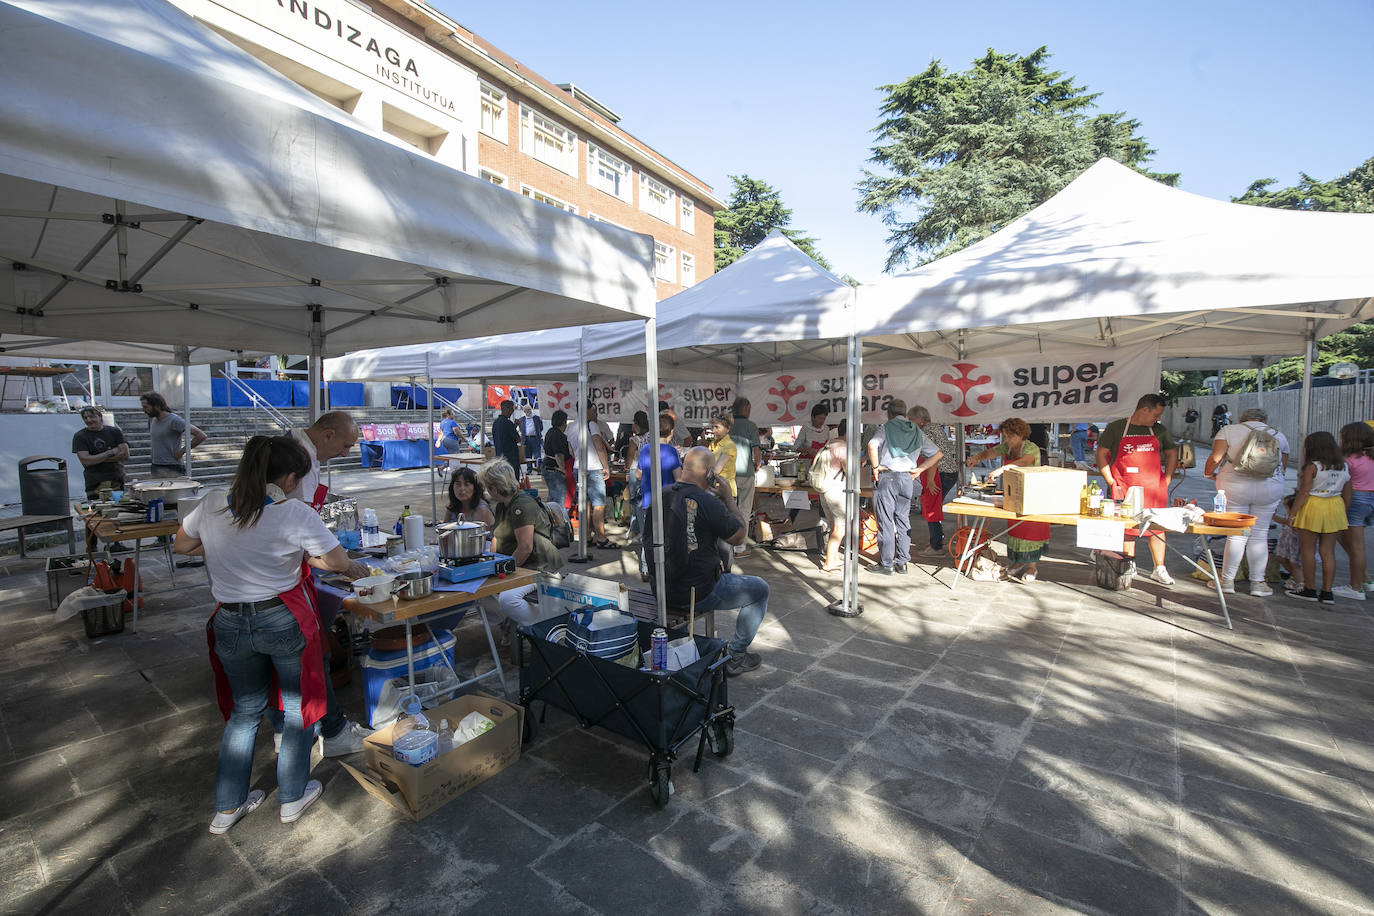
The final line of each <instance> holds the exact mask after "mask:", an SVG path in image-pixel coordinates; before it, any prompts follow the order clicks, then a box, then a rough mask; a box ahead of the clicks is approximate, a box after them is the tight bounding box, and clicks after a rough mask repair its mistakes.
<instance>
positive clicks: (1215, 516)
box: [1202, 512, 1255, 528]
mask: <svg viewBox="0 0 1374 916" xmlns="http://www.w3.org/2000/svg"><path fill="white" fill-rule="evenodd" d="M1202 520H1203V521H1204V522H1206V523H1207V524H1209V525H1212V526H1215V527H1217V528H1248V527H1250V526H1251V525H1253V524H1254V523H1255V517H1254V516H1253V515H1246V514H1245V513H1244V512H1204V513H1203V514H1202Z"/></svg>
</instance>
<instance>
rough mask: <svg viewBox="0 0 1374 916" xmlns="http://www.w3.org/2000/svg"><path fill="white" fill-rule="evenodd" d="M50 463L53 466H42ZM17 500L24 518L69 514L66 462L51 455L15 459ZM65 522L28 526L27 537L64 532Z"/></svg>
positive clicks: (70, 508) (70, 509)
mask: <svg viewBox="0 0 1374 916" xmlns="http://www.w3.org/2000/svg"><path fill="white" fill-rule="evenodd" d="M45 462H52V463H53V464H55V465H56V467H42V466H41V465H42V464H44V463H45ZM19 501H20V503H22V504H23V507H24V514H25V515H61V516H67V515H70V514H71V511H72V507H71V503H70V502H69V501H68V491H67V459H65V458H57V457H55V456H53V455H30V456H29V457H27V458H21V459H19ZM66 527H67V523H66V522H53V523H51V524H47V525H31V526H28V528H27V529H26V530H27V532H28V533H29V534H39V533H41V532H45V531H65V530H66Z"/></svg>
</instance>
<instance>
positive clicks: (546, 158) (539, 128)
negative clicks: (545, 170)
mask: <svg viewBox="0 0 1374 916" xmlns="http://www.w3.org/2000/svg"><path fill="white" fill-rule="evenodd" d="M520 152H522V153H525V154H526V155H529V156H533V157H534V158H535V159H538V160H539V161H540V162H542V163H544V164H545V165H551V166H553V167H554V168H556V169H558V170H559V171H560V172H566V173H567V174H569V175H572V176H573V177H574V178H576V177H577V135H576V134H574V133H573V132H572V131H570V130H568V129H567V128H566V127H564V126H563V125H561V124H559V123H558V122H557V121H551V120H549V119H548V118H546V117H544V116H543V115H541V114H540V113H539V112H537V111H535V110H534V109H532V108H528V107H526V106H524V105H521V106H520Z"/></svg>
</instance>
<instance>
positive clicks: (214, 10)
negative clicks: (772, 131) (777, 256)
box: [173, 0, 723, 299]
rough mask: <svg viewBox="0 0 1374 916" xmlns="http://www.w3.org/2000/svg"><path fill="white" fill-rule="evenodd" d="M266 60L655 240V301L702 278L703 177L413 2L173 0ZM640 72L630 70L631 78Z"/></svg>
mask: <svg viewBox="0 0 1374 916" xmlns="http://www.w3.org/2000/svg"><path fill="white" fill-rule="evenodd" d="M173 2H174V3H176V4H177V5H178V6H180V7H181V8H182V9H184V10H186V11H187V12H188V13H190V14H191V15H192V16H195V17H196V18H197V19H199V20H200V21H202V22H204V23H205V24H206V25H208V26H210V27H211V28H213V29H215V30H216V31H218V32H219V33H220V34H222V35H224V36H225V37H226V38H228V39H229V40H230V41H232V42H234V43H235V44H238V45H239V46H240V47H243V48H244V49H246V50H247V51H249V52H250V53H251V54H253V55H254V56H256V57H257V58H258V59H260V60H262V61H263V62H264V63H265V64H267V65H268V66H270V67H272V68H273V69H275V70H278V71H279V72H281V73H283V74H284V75H286V76H288V77H290V78H291V79H292V80H294V81H295V82H297V83H299V84H300V85H302V86H305V87H306V88H307V89H310V90H311V91H312V92H314V93H315V94H316V95H317V96H319V97H320V98H322V99H324V100H326V101H328V102H329V103H331V104H333V105H336V106H338V107H339V108H341V109H343V110H345V111H348V112H350V113H352V114H353V115H354V116H355V117H357V118H359V119H361V120H362V121H364V122H365V123H367V124H369V125H370V126H372V127H373V128H376V129H380V130H381V131H383V132H384V133H386V134H387V135H388V136H390V137H391V138H393V139H394V140H395V141H396V142H398V143H405V144H408V145H410V146H412V147H414V148H416V149H419V150H421V151H423V152H424V153H426V154H428V155H431V156H433V157H434V158H436V159H438V160H439V161H441V162H444V163H446V164H448V165H450V166H452V167H453V168H455V169H459V170H461V171H464V172H467V173H468V174H470V175H473V176H476V177H480V178H482V179H484V180H486V181H490V182H492V183H493V184H497V185H500V186H501V187H504V188H508V189H509V190H510V191H511V192H512V193H516V194H524V195H525V196H527V197H530V198H533V199H535V200H539V201H541V202H543V203H546V204H548V205H550V206H553V207H558V208H559V209H563V210H568V211H571V212H573V213H576V214H577V215H579V216H584V217H586V218H588V219H592V220H599V221H602V222H607V223H612V224H614V225H617V226H621V227H623V228H626V229H631V230H633V231H635V232H642V233H645V234H648V235H651V236H653V238H654V248H655V272H656V274H657V277H658V296H659V298H660V299H663V298H666V297H667V296H671V295H673V294H674V293H677V292H681V291H682V290H683V289H684V288H686V287H688V286H692V285H693V284H695V283H696V282H698V281H700V280H702V279H704V278H705V277H707V276H710V274H711V273H712V270H713V264H714V255H713V247H714V218H713V214H714V212H715V210H717V209H720V208H721V207H723V204H722V202H721V201H720V200H718V199H717V198H716V197H715V195H714V194H713V193H712V190H711V188H710V186H708V185H707V184H706V183H705V182H703V181H702V180H701V179H699V178H697V177H695V176H694V175H692V174H691V173H690V172H688V171H687V170H686V169H684V168H682V167H681V166H679V165H677V164H676V163H675V162H673V161H672V160H670V159H669V158H667V157H666V156H664V155H663V154H662V153H660V152H658V151H657V150H654V149H653V148H651V147H650V146H648V145H647V144H645V143H643V142H641V141H640V140H637V139H636V138H635V137H634V136H632V135H631V134H629V133H627V132H626V131H625V130H624V129H622V128H621V127H620V126H619V124H618V121H619V118H618V117H617V116H616V114H615V113H614V112H613V111H612V110H611V109H610V108H608V107H607V106H606V105H605V104H602V103H601V102H600V101H598V100H597V99H595V98H593V97H592V96H591V95H589V94H588V93H587V92H585V91H584V90H583V89H581V88H580V87H578V86H576V85H574V84H571V83H564V84H555V83H553V82H551V81H549V80H547V79H545V78H544V77H542V76H539V75H538V74H536V73H534V72H533V71H531V70H530V69H528V68H527V67H525V66H524V65H522V64H521V63H520V62H518V61H516V60H515V59H513V58H511V57H509V56H508V55H506V54H505V53H503V52H502V51H500V50H498V49H497V48H495V47H493V46H492V45H491V44H490V43H488V42H486V41H484V40H483V39H482V38H480V37H479V36H477V35H476V34H474V33H473V32H471V31H470V30H468V29H466V28H464V27H463V26H461V25H459V24H458V23H456V22H454V21H453V20H451V19H449V18H447V17H446V16H444V15H443V14H442V13H440V12H438V11H437V10H434V9H433V8H431V7H430V6H429V5H427V4H425V3H421V2H412V0H367V2H363V0H173ZM625 78H626V79H627V80H629V79H637V78H639V76H638V75H637V74H630V73H627V74H625Z"/></svg>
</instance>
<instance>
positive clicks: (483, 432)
mask: <svg viewBox="0 0 1374 916" xmlns="http://www.w3.org/2000/svg"><path fill="white" fill-rule="evenodd" d="M477 384H478V386H479V387H480V388H481V389H482V390H481V391H479V392H478V393H477V398H478V401H479V402H480V403H481V405H482V406H481V410H480V411H479V412H478V414H477V418H478V419H477V422H478V424H479V425H480V426H481V429H479V430H477V434H478V435H479V436H480V437H481V441H480V442H479V443H478V444H477V451H479V452H481V453H482V455H483V457H485V456H486V454H487V451H486V445H487V380H486V379H485V378H481V379H478V381H477Z"/></svg>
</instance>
